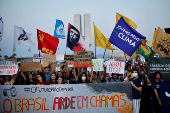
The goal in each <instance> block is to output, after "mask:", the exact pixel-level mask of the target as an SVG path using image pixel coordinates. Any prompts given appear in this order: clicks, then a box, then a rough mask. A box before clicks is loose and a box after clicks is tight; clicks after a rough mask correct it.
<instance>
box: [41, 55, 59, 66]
mask: <svg viewBox="0 0 170 113" xmlns="http://www.w3.org/2000/svg"><path fill="white" fill-rule="evenodd" d="M50 61H51V62H56V55H43V64H42V66H43V67H46V66H48V64H49V62H50Z"/></svg>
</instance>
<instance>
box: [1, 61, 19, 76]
mask: <svg viewBox="0 0 170 113" xmlns="http://www.w3.org/2000/svg"><path fill="white" fill-rule="evenodd" d="M17 71H18V64H17V62H13V61H0V75H14V74H16V73H17Z"/></svg>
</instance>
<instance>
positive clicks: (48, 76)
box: [44, 67, 51, 82]
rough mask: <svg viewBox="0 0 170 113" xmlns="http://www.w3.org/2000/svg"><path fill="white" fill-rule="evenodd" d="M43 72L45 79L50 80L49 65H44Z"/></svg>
mask: <svg viewBox="0 0 170 113" xmlns="http://www.w3.org/2000/svg"><path fill="white" fill-rule="evenodd" d="M44 73H45V81H46V82H49V81H50V76H51V73H50V68H49V67H45V68H44Z"/></svg>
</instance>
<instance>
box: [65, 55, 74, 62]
mask: <svg viewBox="0 0 170 113" xmlns="http://www.w3.org/2000/svg"><path fill="white" fill-rule="evenodd" d="M64 60H65V61H74V55H64Z"/></svg>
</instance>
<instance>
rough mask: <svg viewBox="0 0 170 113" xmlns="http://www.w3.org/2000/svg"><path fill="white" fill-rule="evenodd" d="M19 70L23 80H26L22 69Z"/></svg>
mask: <svg viewBox="0 0 170 113" xmlns="http://www.w3.org/2000/svg"><path fill="white" fill-rule="evenodd" d="M20 72H21V75H22V77H23V78H24V80H25V81H26V80H27V79H26V77H25V76H24V74H23V72H22V71H20Z"/></svg>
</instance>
